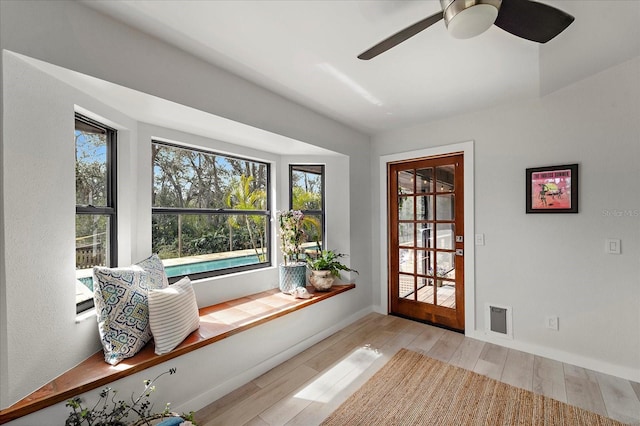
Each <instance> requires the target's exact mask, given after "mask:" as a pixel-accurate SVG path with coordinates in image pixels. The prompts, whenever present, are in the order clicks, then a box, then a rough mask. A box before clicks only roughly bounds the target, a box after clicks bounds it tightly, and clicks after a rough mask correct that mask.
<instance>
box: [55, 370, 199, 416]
mask: <svg viewBox="0 0 640 426" xmlns="http://www.w3.org/2000/svg"><path fill="white" fill-rule="evenodd" d="M175 372H176V369H175V368H171V369H170V370H169V371H165V372H164V373H162V374H160V375H159V376H157V377H156V378H155V379H153V380H145V381H144V390H143V391H142V393H140V395H138V396H137V397H136V396H135V395H134V394H132V395H131V401H130V402H129V401H126V400H124V399H120V398H119V395H117V393H118V391H116V390H114V389H111V388H109V387H107V388H105V389H103V390H102V391H101V392H100V398H99V399H98V402H96V403H95V404H94V405H87V406H85V405H84V401H82V399H80V398H79V397H77V396H76V397H74V398H72V399H69V400H67V404H66V406H67V407H70V408H71V412H70V413H69V416H68V417H67V420H66V421H65V425H66V426H106V425H108V426H126V425H133V426H151V425H156V426H159V425H162V424H172V425H175V424H178V421H179V424H180V425H193V426H195V425H196V423H195V421H194V420H193V415H194V413H193V412H191V413H189V414H184V413H183V414H180V415H179V414H177V413H173V412H171V411H170V410H169V404H166V405H165V407H164V409H163V410H162V411H160V412H155V413H154V412H152V409H153V404H151V401H150V400H149V397H150V396H151V393H152V392H153V391H154V390H155V385H154V383H155V381H156V380H158V379H159V378H160V377H161V376H164V375H165V374H174V373H175ZM176 420H177V421H176Z"/></svg>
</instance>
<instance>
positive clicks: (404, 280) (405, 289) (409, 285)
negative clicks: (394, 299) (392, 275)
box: [398, 274, 416, 300]
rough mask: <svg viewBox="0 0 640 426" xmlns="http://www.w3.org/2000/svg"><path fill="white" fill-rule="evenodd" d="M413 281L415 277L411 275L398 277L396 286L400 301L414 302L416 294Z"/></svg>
mask: <svg viewBox="0 0 640 426" xmlns="http://www.w3.org/2000/svg"><path fill="white" fill-rule="evenodd" d="M414 280H415V276H413V275H404V274H399V275H398V286H399V293H398V295H399V296H400V297H401V298H402V299H411V300H415V297H416V293H415V288H414V285H413V282H414Z"/></svg>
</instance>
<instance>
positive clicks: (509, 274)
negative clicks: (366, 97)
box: [372, 58, 640, 381]
mask: <svg viewBox="0 0 640 426" xmlns="http://www.w3.org/2000/svg"><path fill="white" fill-rule="evenodd" d="M639 76H640V59H638V58H636V59H634V60H632V61H630V62H627V63H624V64H622V65H619V66H616V67H613V68H611V69H609V70H607V71H605V72H602V73H600V74H597V75H595V76H593V77H590V78H588V79H586V80H583V81H580V82H577V83H575V84H573V85H572V86H569V87H567V88H565V89H562V90H560V91H557V92H555V93H553V94H550V95H548V96H546V97H543V98H541V99H538V100H533V101H530V102H522V103H517V104H511V105H505V106H502V107H499V108H494V109H490V110H486V111H481V112H477V113H474V114H468V115H463V116H459V117H453V118H451V119H447V120H442V121H439V122H435V123H430V124H424V125H419V126H414V127H410V128H405V129H400V130H396V131H391V132H387V133H385V134H381V135H377V136H375V137H374V138H373V149H372V151H373V152H372V157H373V158H379V157H380V156H384V155H389V154H392V153H400V152H404V151H412V150H417V149H424V148H427V147H435V146H440V145H448V144H451V143H455V142H461V141H467V140H474V141H475V144H474V150H475V164H474V166H475V210H474V213H475V232H476V233H484V234H485V238H486V245H485V246H477V247H475V249H476V250H475V265H476V270H475V295H474V297H475V303H474V307H475V318H474V320H475V324H476V327H475V329H472V330H466V333H467V334H468V335H470V336H472V337H476V338H479V339H482V340H492V341H495V342H496V343H499V344H502V345H505V346H510V347H514V348H518V349H522V350H526V351H529V352H531V353H535V354H540V355H544V356H548V357H551V358H555V359H559V360H562V361H568V362H571V363H574V364H577V365H581V366H585V367H588V368H592V369H595V370H600V371H603V372H606V373H610V374H614V375H618V376H622V377H626V378H628V379H632V380H636V381H638V380H640V191H639V190H638V182H640V120H639V117H640V83H639V81H640V80H639ZM568 163H579V165H580V173H579V175H580V193H579V195H580V213H579V214H554V215H545V214H538V215H533V214H529V215H527V214H525V192H524V191H525V169H526V168H527V167H535V166H545V165H554V164H568ZM372 170H373V173H374V174H376V176H377V177H379V171H378V166H377V165H376V164H375V161H374V162H373V164H372ZM376 181H378V179H376ZM383 191H384V188H381V191H380V193H379V194H376V196H375V197H374V200H373V203H374V204H373V206H378V203H379V200H380V198H379V197H382V196H384V193H383ZM466 208H474V207H473V206H466ZM380 226H381V224H380V215H377V214H376V215H375V216H374V228H375V229H379V228H380ZM607 238H620V239H621V240H622V254H621V255H609V254H605V252H604V246H605V239H607ZM467 241H469V240H468V239H467ZM380 243H383V242H381V241H380V240H379V238H376V239H375V240H374V244H373V245H374V248H375V247H378V246H379V245H380ZM374 250H375V249H374ZM376 256H377V254H376V253H374V259H375V258H376ZM385 292H386V286H385V283H381V282H378V281H375V282H374V298H375V299H377V300H378V301H377V302H376V303H377V304H382V303H383V301H384V300H385V299H386V293H385ZM486 302H490V303H494V304H497V305H499V306H502V305H506V306H511V307H512V308H513V335H514V339H513V340H506V339H504V340H501V339H499V338H498V339H497V340H496V338H492V337H489V336H487V335H485V333H484V330H485V326H486V324H485V321H484V305H485V303H486ZM547 315H557V316H559V318H560V321H559V323H560V330H559V331H551V330H548V329H546V328H545V316H547Z"/></svg>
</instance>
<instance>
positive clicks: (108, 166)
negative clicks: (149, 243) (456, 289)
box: [74, 114, 117, 313]
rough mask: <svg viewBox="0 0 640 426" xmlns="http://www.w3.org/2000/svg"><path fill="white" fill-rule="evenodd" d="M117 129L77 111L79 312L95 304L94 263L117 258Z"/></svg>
mask: <svg viewBox="0 0 640 426" xmlns="http://www.w3.org/2000/svg"><path fill="white" fill-rule="evenodd" d="M115 143H116V131H115V130H113V129H111V128H109V127H107V126H104V125H102V124H100V123H98V122H96V121H94V120H91V119H88V118H86V117H83V116H81V115H79V114H76V119H75V131H74V145H75V159H76V161H75V175H76V176H75V177H76V216H75V218H76V221H75V222H76V235H75V237H76V280H75V292H76V313H80V312H83V311H85V310H87V309H89V308H91V307H93V277H92V276H93V267H94V266H113V264H112V262H114V261H115V258H116V253H115V251H116V241H115V239H116V233H115V231H116V223H117V222H116V204H115V203H116V194H115V188H116V187H115V176H116V161H115V149H116V146H115Z"/></svg>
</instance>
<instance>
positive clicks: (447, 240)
mask: <svg viewBox="0 0 640 426" xmlns="http://www.w3.org/2000/svg"><path fill="white" fill-rule="evenodd" d="M436 229H437V234H436V248H439V249H445V250H453V249H454V244H455V225H454V224H453V223H438V224H437V225H436Z"/></svg>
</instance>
